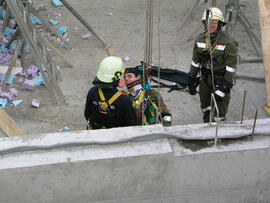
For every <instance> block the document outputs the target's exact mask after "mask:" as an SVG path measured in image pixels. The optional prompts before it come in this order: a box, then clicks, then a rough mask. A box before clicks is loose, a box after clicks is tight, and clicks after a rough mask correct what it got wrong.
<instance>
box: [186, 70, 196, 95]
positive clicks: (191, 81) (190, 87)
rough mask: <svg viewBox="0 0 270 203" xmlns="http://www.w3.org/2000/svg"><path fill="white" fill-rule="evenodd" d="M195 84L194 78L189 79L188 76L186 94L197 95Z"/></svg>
mask: <svg viewBox="0 0 270 203" xmlns="http://www.w3.org/2000/svg"><path fill="white" fill-rule="evenodd" d="M196 87H197V84H196V81H195V79H194V78H192V77H190V75H189V74H188V93H189V94H190V95H195V94H196V93H197V90H196Z"/></svg>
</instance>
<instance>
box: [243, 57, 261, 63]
mask: <svg viewBox="0 0 270 203" xmlns="http://www.w3.org/2000/svg"><path fill="white" fill-rule="evenodd" d="M261 62H263V57H261V56H260V57H239V63H261Z"/></svg>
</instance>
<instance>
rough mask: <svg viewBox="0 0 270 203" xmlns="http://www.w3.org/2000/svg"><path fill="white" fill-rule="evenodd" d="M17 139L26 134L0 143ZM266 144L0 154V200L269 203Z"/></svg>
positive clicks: (171, 143) (167, 144)
mask: <svg viewBox="0 0 270 203" xmlns="http://www.w3.org/2000/svg"><path fill="white" fill-rule="evenodd" d="M154 128H155V127H154ZM157 128H159V127H157ZM145 129H146V131H152V130H153V129H152V127H147V128H145ZM113 131H114V130H112V131H111V132H113ZM133 131H136V130H133ZM138 131H139V130H138ZM102 132H104V131H102ZM92 133H93V131H92ZM108 134H110V133H108ZM47 136H50V135H44V136H35V138H34V137H32V140H33V141H38V140H39V141H42V139H45V138H46V137H47ZM55 136H56V134H55ZM58 136H59V137H61V136H66V138H67V139H68V136H70V137H72V134H69V133H63V134H60V133H58ZM81 136H84V137H85V136H89V132H86V131H82V132H78V133H77V137H78V139H79V137H81ZM21 139H24V142H29V140H31V136H28V137H27V138H13V140H10V139H8V138H6V139H1V140H0V141H1V142H2V143H4V144H7V142H9V145H12V142H19V140H21ZM102 139H103V138H102ZM255 146H256V147H255ZM269 146H270V138H268V137H266V136H257V137H254V140H253V141H252V142H250V141H248V140H242V141H239V142H234V143H231V144H227V145H218V147H217V148H215V147H203V148H201V149H197V150H193V151H192V150H191V149H190V148H187V147H184V145H182V144H179V142H178V141H176V140H168V139H157V140H151V141H144V142H128V143H122V144H112V145H92V146H84V147H69V148H60V149H56V150H48V151H47V150H46V151H32V152H18V153H12V154H6V155H1V157H0V202H1V203H2V202H3V203H17V202H23V203H24V202H27V203H32V202H33V203H44V202H50V203H62V202H63V203H64V202H65V203H74V202H76V203H86V202H100V203H105V202H106V203H109V202H110V203H122V202H128V203H135V202H144V203H146V202H147V203H162V202H163V203H164V202H166V203H167V202H169V203H170V202H172V203H173V202H175V203H176V202H177V203H178V202H200V203H201V202H220V203H223V202H224V203H225V202H226V203H228V202H230V203H233V202H243V203H246V202H247V203H249V202H250V203H254V202H260V203H261V202H270V163H269V157H270V148H269Z"/></svg>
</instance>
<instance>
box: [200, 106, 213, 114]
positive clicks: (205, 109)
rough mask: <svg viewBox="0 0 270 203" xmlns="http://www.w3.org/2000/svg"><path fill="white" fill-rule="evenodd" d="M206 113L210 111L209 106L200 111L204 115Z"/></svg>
mask: <svg viewBox="0 0 270 203" xmlns="http://www.w3.org/2000/svg"><path fill="white" fill-rule="evenodd" d="M206 111H211V106H208V107H206V108H204V109H202V112H203V113H205V112H206Z"/></svg>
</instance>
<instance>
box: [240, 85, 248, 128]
mask: <svg viewBox="0 0 270 203" xmlns="http://www.w3.org/2000/svg"><path fill="white" fill-rule="evenodd" d="M246 94H247V90H245V91H244V98H243V104H242V113H241V120H240V123H241V124H242V123H243V118H244V112H245V103H246Z"/></svg>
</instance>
